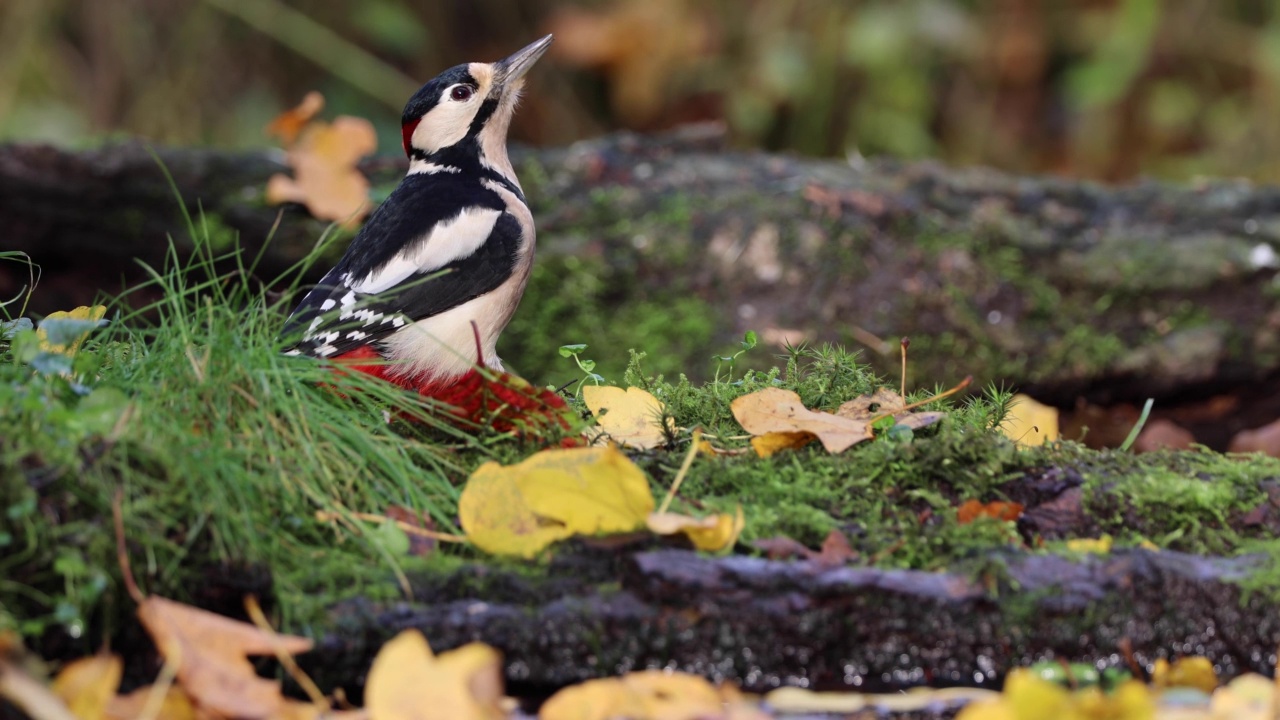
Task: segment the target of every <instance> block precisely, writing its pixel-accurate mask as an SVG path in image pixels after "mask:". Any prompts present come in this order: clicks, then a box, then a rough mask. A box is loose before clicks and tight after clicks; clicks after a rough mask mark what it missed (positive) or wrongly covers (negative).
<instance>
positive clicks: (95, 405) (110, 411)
mask: <svg viewBox="0 0 1280 720" xmlns="http://www.w3.org/2000/svg"><path fill="white" fill-rule="evenodd" d="M128 406H129V396H128V395H126V394H125V393H124V391H122V390H119V389H117V388H113V387H100V388H97V389H95V390H94V391H93V392H91V393H89V395H88V397H86V398H85V399H83V400H81V401H80V404H79V405H77V406H76V410H75V422H76V424H77V425H79V426H80V429H81V430H82V431H83V432H84V433H85V434H86V435H106V434H108V433H110V432H111V431H112V430H113V429H115V426H116V423H118V422H119V421H120V416H121V415H122V414H124V411H125V408H127V407H128Z"/></svg>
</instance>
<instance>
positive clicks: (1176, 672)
mask: <svg viewBox="0 0 1280 720" xmlns="http://www.w3.org/2000/svg"><path fill="white" fill-rule="evenodd" d="M1151 684H1152V685H1155V686H1156V687H1158V688H1171V687H1190V688H1195V689H1197V690H1202V691H1204V692H1206V693H1211V692H1213V691H1214V690H1216V689H1217V687H1218V674H1217V673H1216V672H1214V670H1213V662H1212V661H1210V660H1209V658H1207V657H1202V656H1199V655H1197V656H1193V657H1184V658H1179V659H1177V660H1175V661H1174V662H1173V664H1172V665H1170V664H1169V661H1168V660H1165V659H1164V658H1160V659H1159V660H1156V662H1155V666H1154V667H1153V668H1152V669H1151Z"/></svg>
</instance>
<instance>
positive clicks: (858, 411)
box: [836, 388, 946, 430]
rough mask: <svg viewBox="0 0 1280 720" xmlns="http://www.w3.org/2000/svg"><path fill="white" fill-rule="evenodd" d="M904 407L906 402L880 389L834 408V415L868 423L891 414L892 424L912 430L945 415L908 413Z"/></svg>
mask: <svg viewBox="0 0 1280 720" xmlns="http://www.w3.org/2000/svg"><path fill="white" fill-rule="evenodd" d="M906 406H907V401H906V400H905V399H903V397H902V396H901V395H899V394H898V393H896V392H894V391H892V390H890V389H889V388H880V389H879V390H877V391H875V392H873V393H871V394H870V395H863V396H862V397H856V398H854V399H852V400H850V401H849V402H847V403H845V404H843V405H841V406H840V407H838V408H836V415H839V416H840V417H847V418H849V419H851V420H859V421H862V422H867V423H869V422H872V421H873V420H875V419H876V418H879V417H883V416H884V415H886V414H888V413H893V422H894V424H896V425H905V426H907V427H909V428H911V429H912V430H919V429H920V428H922V427H928V426H930V425H932V424H934V423H936V422H938V421H939V420H941V419H942V418H944V417H946V413H941V412H920V413H917V412H908V411H906V410H904V408H906Z"/></svg>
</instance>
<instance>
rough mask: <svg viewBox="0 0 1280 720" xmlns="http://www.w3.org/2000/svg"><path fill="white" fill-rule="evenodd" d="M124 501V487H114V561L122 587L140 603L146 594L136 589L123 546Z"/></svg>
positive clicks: (145, 597) (136, 584) (112, 510)
mask: <svg viewBox="0 0 1280 720" xmlns="http://www.w3.org/2000/svg"><path fill="white" fill-rule="evenodd" d="M123 503H124V488H116V495H115V497H114V498H113V499H112V500H111V515H112V517H113V518H114V519H115V524H116V561H117V562H118V563H120V572H121V574H122V575H124V589H125V591H127V592H128V593H129V597H131V598H133V601H134V602H136V603H138V604H139V605H141V604H142V601H143V600H146V599H147V596H146V595H144V594H143V593H142V591H141V590H139V589H138V583H137V582H135V581H134V579H133V568H132V567H131V566H130V565H129V553H128V552H127V551H126V550H125V546H124V511H123V510H121V509H120V506H121V505H122V504H123Z"/></svg>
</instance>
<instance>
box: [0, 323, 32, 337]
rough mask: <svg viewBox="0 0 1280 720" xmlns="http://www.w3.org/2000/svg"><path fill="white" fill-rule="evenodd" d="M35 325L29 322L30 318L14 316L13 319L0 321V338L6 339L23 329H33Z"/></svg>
mask: <svg viewBox="0 0 1280 720" xmlns="http://www.w3.org/2000/svg"><path fill="white" fill-rule="evenodd" d="M33 329H35V326H34V325H32V324H31V318H24V317H21V318H15V319H13V320H5V321H4V322H0V340H7V339H9V338H10V337H12V336H13V335H15V334H17V333H19V332H21V331H23V330H33Z"/></svg>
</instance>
